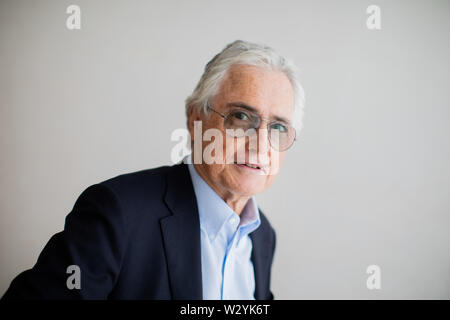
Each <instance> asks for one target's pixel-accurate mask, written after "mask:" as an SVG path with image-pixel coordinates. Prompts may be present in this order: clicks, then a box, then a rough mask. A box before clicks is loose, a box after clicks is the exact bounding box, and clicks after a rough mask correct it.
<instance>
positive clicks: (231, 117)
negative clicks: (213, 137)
mask: <svg viewBox="0 0 450 320" xmlns="http://www.w3.org/2000/svg"><path fill="white" fill-rule="evenodd" d="M260 124H261V119H260V117H259V116H258V115H255V114H253V113H251V112H248V111H245V110H241V109H235V110H231V111H230V112H229V113H228V114H227V115H226V116H225V119H224V127H225V130H226V133H227V135H229V136H232V137H243V136H251V135H254V134H255V133H256V129H257V128H259V127H260ZM268 129H269V141H270V145H271V146H272V148H274V149H275V150H278V151H285V150H287V149H289V148H290V147H291V146H292V144H293V143H294V140H295V130H294V129H293V128H292V127H290V126H287V125H286V124H284V123H282V122H272V123H270V124H269V125H268Z"/></svg>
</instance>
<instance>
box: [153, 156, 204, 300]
mask: <svg viewBox="0 0 450 320" xmlns="http://www.w3.org/2000/svg"><path fill="white" fill-rule="evenodd" d="M164 201H165V203H166V205H167V207H168V208H169V209H170V210H171V212H172V215H170V216H168V217H165V218H162V219H161V220H160V224H161V230H162V234H163V241H164V250H165V253H166V259H167V267H168V273H169V282H170V288H171V291H172V298H173V299H175V300H199V299H202V298H203V289H202V268H201V253H200V248H201V246H200V220H199V217H198V207H197V200H196V197H195V193H194V187H193V186H192V182H191V178H190V175H189V171H188V168H187V166H186V165H185V164H178V165H174V166H173V167H172V168H170V170H169V172H168V174H167V189H166V194H165V198H164Z"/></svg>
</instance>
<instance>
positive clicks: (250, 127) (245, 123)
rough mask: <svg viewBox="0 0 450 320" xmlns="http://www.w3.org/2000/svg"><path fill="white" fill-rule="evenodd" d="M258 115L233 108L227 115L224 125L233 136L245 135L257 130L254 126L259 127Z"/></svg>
mask: <svg viewBox="0 0 450 320" xmlns="http://www.w3.org/2000/svg"><path fill="white" fill-rule="evenodd" d="M258 122H259V120H258V117H255V116H254V115H252V114H251V113H249V112H247V111H243V110H232V111H230V113H228V115H227V116H226V117H225V123H224V127H225V129H226V130H227V134H229V135H231V136H233V137H243V136H245V135H248V134H249V132H251V131H255V130H254V128H255V127H256V128H257V127H259V124H258Z"/></svg>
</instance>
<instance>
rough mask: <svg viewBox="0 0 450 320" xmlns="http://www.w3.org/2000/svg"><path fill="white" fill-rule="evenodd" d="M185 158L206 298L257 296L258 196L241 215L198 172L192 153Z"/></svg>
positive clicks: (223, 298) (251, 298)
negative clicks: (252, 236)
mask: <svg viewBox="0 0 450 320" xmlns="http://www.w3.org/2000/svg"><path fill="white" fill-rule="evenodd" d="M183 162H185V163H186V164H187V165H188V168H189V173H190V175H191V179H192V184H193V185H194V191H195V196H196V198H197V205H198V211H199V218H200V232H201V237H200V241H201V259H202V261H201V262H202V286H203V299H205V300H230V299H235V300H253V299H255V298H254V292H255V272H254V269H253V263H252V261H251V259H250V257H251V252H252V241H251V239H250V236H249V233H250V232H252V231H254V230H255V229H256V228H258V227H259V225H260V224H261V220H260V217H259V210H258V207H257V205H256V200H255V199H254V197H251V198H250V199H249V201H248V202H247V204H246V206H245V207H244V209H243V210H242V213H241V215H240V216H239V215H238V214H236V213H235V212H234V211H233V210H232V209H231V208H230V207H229V206H228V205H227V203H226V202H225V201H223V200H222V198H221V197H220V196H219V195H218V194H217V193H216V192H215V191H214V190H213V189H212V188H211V187H210V186H209V185H208V184H207V183H206V182H205V180H203V178H202V177H201V176H200V175H199V174H198V173H197V171H196V169H195V167H194V166H193V164H192V158H191V155H189V156H186V157H185V158H184V160H183Z"/></svg>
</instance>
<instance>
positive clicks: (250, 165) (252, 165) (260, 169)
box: [234, 162, 267, 174]
mask: <svg viewBox="0 0 450 320" xmlns="http://www.w3.org/2000/svg"><path fill="white" fill-rule="evenodd" d="M234 164H235V165H237V166H239V167H242V168H246V169H249V170H252V171H254V172H259V173H260V174H264V173H265V172H266V170H267V168H266V167H265V166H262V165H260V164H255V163H237V162H235V163H234Z"/></svg>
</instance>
